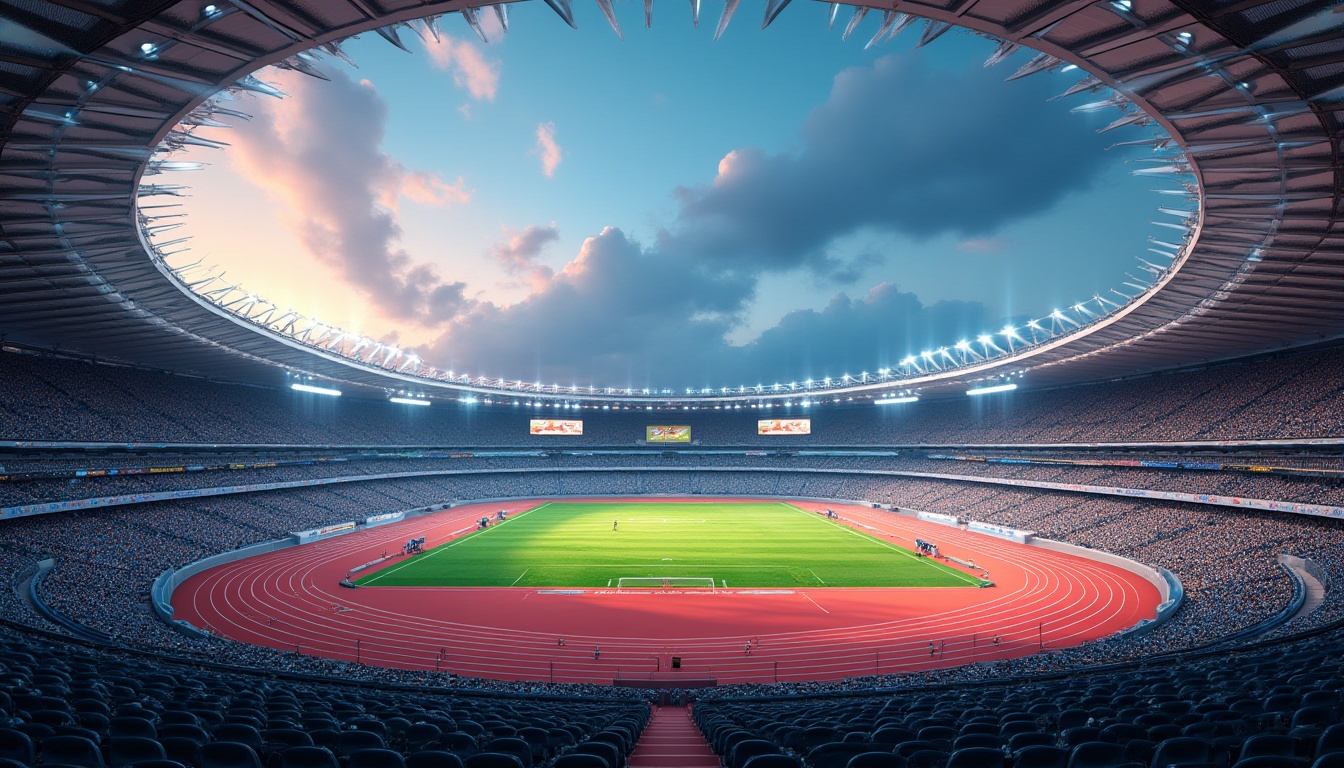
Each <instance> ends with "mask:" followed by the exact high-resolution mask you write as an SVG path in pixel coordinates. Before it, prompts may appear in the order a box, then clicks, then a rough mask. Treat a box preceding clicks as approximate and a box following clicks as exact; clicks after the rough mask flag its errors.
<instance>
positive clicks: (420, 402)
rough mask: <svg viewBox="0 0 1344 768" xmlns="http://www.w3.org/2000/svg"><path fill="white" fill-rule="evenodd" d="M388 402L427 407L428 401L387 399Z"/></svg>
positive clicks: (402, 398) (407, 398)
mask: <svg viewBox="0 0 1344 768" xmlns="http://www.w3.org/2000/svg"><path fill="white" fill-rule="evenodd" d="M387 400H388V402H391V403H400V404H402V405H429V401H428V400H417V399H415V398H413V397H389V398H388V399H387Z"/></svg>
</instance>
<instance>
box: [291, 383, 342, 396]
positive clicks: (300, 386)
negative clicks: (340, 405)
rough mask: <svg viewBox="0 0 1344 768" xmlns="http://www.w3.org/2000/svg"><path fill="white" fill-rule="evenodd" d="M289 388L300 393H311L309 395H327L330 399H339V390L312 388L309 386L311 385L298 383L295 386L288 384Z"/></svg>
mask: <svg viewBox="0 0 1344 768" xmlns="http://www.w3.org/2000/svg"><path fill="white" fill-rule="evenodd" d="M289 388H290V389H297V390H298V391H300V392H311V393H313V394H314V395H328V396H330V397H340V396H341V390H339V389H327V388H326V387H314V386H311V385H309V384H298V383H295V384H290V385H289Z"/></svg>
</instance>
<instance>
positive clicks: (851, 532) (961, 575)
mask: <svg viewBox="0 0 1344 768" xmlns="http://www.w3.org/2000/svg"><path fill="white" fill-rule="evenodd" d="M779 505H780V506H781V507H786V508H788V509H791V510H793V511H794V512H797V513H798V514H800V515H806V516H807V517H809V518H816V519H818V520H820V521H821V522H823V523H829V524H830V525H833V526H835V527H836V528H839V529H840V530H842V531H844V532H845V533H848V534H849V535H851V536H857V537H859V538H860V539H863V540H864V541H869V542H872V543H874V544H880V545H882V546H884V547H886V548H887V549H890V550H891V551H893V552H895V553H897V554H899V555H902V556H904V557H908V558H910V559H911V560H914V561H915V562H918V563H920V564H921V565H927V566H929V567H930V568H932V569H934V570H935V571H943V570H944V569H943V568H939V567H938V564H937V563H934V562H932V561H930V560H929V559H928V558H926V557H916V556H915V555H914V553H912V552H909V551H907V550H906V549H905V548H904V547H898V546H896V545H895V544H888V543H887V542H885V541H882V540H881V539H876V538H873V537H871V536H864V535H863V534H862V533H859V532H858V531H856V530H854V529H853V528H850V527H849V526H848V525H841V524H839V523H837V522H835V521H833V520H825V519H822V518H820V517H817V516H816V515H815V514H812V513H810V512H807V511H806V510H803V509H800V508H798V507H795V506H793V505H792V504H785V503H784V502H780V503H779ZM945 572H946V573H951V574H953V575H955V576H956V577H957V578H959V579H961V580H962V581H965V582H966V583H968V584H979V583H980V580H979V579H975V578H972V577H970V576H967V575H966V574H964V573H962V572H961V571H958V570H956V569H955V568H947V569H946V571H945ZM809 599H810V598H809ZM817 607H819V608H820V607H821V606H817Z"/></svg>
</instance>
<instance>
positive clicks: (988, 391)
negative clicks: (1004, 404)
mask: <svg viewBox="0 0 1344 768" xmlns="http://www.w3.org/2000/svg"><path fill="white" fill-rule="evenodd" d="M1014 389H1017V385H1016V384H996V385H994V386H992V387H977V388H975V389H968V390H966V394H968V395H992V394H994V393H995V392H1011V391H1013V390H1014Z"/></svg>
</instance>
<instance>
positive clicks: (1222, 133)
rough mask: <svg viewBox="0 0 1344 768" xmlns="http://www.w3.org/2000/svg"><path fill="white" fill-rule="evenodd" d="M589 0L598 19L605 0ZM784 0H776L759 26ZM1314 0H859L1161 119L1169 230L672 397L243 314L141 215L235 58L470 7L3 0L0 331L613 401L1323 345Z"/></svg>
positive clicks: (1333, 282) (333, 41) (731, 395)
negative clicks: (999, 323) (1089, 285)
mask: <svg viewBox="0 0 1344 768" xmlns="http://www.w3.org/2000/svg"><path fill="white" fill-rule="evenodd" d="M545 1H546V2H547V3H548V4H549V5H550V6H551V7H552V8H553V9H555V10H556V12H557V14H558V15H559V16H560V19H559V20H557V22H556V23H557V24H562V23H564V22H570V23H572V15H571V13H570V8H569V0H545ZM580 1H582V2H586V1H587V0H580ZM797 2H812V0H797ZM598 3H599V5H601V6H603V10H604V12H606V15H607V17H608V19H609V20H611V21H612V23H613V26H615V17H614V15H613V14H612V13H611V12H610V11H611V6H610V0H598ZM695 4H696V5H698V3H695ZM787 4H788V3H787V0H785V1H784V2H780V0H771V2H770V3H769V6H768V7H767V8H766V9H765V11H766V21H767V23H768V22H769V20H770V19H772V18H773V14H777V13H779V12H781V11H782V12H785V13H787V12H789V9H786V8H784V6H785V5H787ZM1332 5H1333V4H1332V3H1329V2H1323V1H1320V0H1315V1H1306V2H1303V1H1297V0H1273V1H1270V2H1267V1H1265V0H1101V1H1100V2H1098V1H1097V0H946V1H945V2H935V1H932V0H930V1H925V2H915V1H910V0H897V1H896V2H893V1H892V0H887V1H886V2H879V1H878V0H860V2H858V3H856V4H854V6H853V7H854V9H855V10H854V11H853V12H854V13H874V14H882V18H883V29H884V31H886V30H896V31H898V30H899V29H901V28H903V27H906V26H910V27H911V28H912V29H913V30H914V33H913V34H919V35H921V36H922V40H923V41H924V42H931V41H932V40H934V39H936V38H937V37H938V36H939V35H941V34H943V33H944V32H946V31H947V30H948V29H951V28H952V27H953V26H960V27H965V28H968V29H970V30H973V31H975V32H977V33H980V34H983V35H985V36H987V37H991V38H994V39H997V40H999V41H1001V42H1000V48H999V53H997V54H996V57H997V58H1001V57H1002V56H1003V55H1006V54H1007V53H1009V52H1011V51H1013V50H1015V49H1016V48H1017V47H1018V46H1021V47H1025V48H1029V49H1034V50H1035V51H1037V52H1038V55H1036V56H1035V58H1033V59H1032V60H1031V61H1030V63H1028V64H1026V65H1025V66H1023V67H1021V68H1020V69H1018V70H1016V71H1008V72H1006V75H1008V76H1010V77H1018V76H1041V75H1039V74H1038V73H1045V72H1056V73H1064V74H1063V76H1060V75H1059V74H1057V75H1056V76H1057V77H1059V80H1060V82H1061V90H1062V91H1063V90H1068V91H1071V92H1083V91H1091V92H1095V93H1097V94H1098V95H1097V99H1098V102H1097V103H1096V104H1094V105H1090V106H1093V107H1095V108H1098V109H1101V108H1107V109H1112V108H1113V109H1115V113H1114V114H1115V115H1116V123H1115V125H1117V126H1118V125H1129V124H1137V125H1144V124H1150V123H1151V124H1154V125H1156V126H1158V127H1160V128H1162V129H1164V130H1165V132H1166V134H1167V136H1168V137H1169V138H1166V137H1163V138H1156V139H1154V140H1153V142H1152V146H1153V149H1154V154H1153V162H1152V164H1151V166H1150V167H1146V168H1145V169H1144V170H1143V171H1142V172H1143V173H1145V174H1150V175H1152V176H1153V177H1154V179H1155V180H1158V181H1165V182H1166V185H1167V186H1169V187H1170V189H1171V191H1172V193H1173V196H1172V198H1171V200H1172V205H1171V206H1170V207H1169V209H1168V210H1167V211H1166V213H1169V214H1171V216H1170V220H1169V222H1168V223H1169V224H1170V225H1171V229H1172V236H1171V238H1170V239H1169V240H1165V241H1164V240H1161V239H1157V240H1155V241H1154V244H1153V245H1154V247H1153V249H1152V250H1153V251H1154V253H1153V254H1151V258H1150V259H1149V263H1148V264H1147V265H1146V267H1145V269H1146V270H1147V271H1146V273H1145V276H1143V277H1142V278H1136V280H1138V282H1135V283H1133V284H1131V285H1130V288H1129V289H1128V290H1127V291H1126V292H1124V293H1120V292H1117V293H1116V294H1115V295H1112V296H1109V297H1097V300H1096V303H1095V304H1091V305H1090V306H1084V305H1078V306H1076V307H1074V308H1070V309H1069V310H1068V311H1067V313H1064V314H1061V315H1059V316H1057V317H1053V318H1051V319H1050V323H1051V327H1049V328H1044V327H1039V326H1033V327H1032V328H1031V329H1026V328H1023V329H1020V330H1021V334H1020V335H1019V336H1017V337H1016V340H1015V341H1012V342H1007V343H1005V344H1001V345H997V346H996V348H995V351H994V352H993V353H990V351H989V350H988V349H987V348H986V347H981V348H979V350H978V351H977V350H976V349H960V348H958V349H953V350H939V354H938V355H935V356H933V357H928V356H926V357H925V359H922V360H921V359H917V358H907V360H906V361H903V363H902V365H901V366H900V367H899V368H894V369H891V370H884V371H882V372H879V373H877V374H867V373H865V374H864V375H863V376H862V377H857V378H847V379H845V380H828V381H826V382H825V383H824V384H823V383H822V382H814V383H809V384H806V385H805V386H804V385H797V384H795V385H792V386H793V388H792V389H787V390H786V391H783V392H781V391H780V390H774V391H771V390H765V391H762V390H759V389H752V388H748V387H740V388H734V387H728V388H722V389H716V390H713V391H697V392H694V393H680V394H677V395H673V396H669V395H667V394H666V393H650V394H646V393H645V391H643V390H640V391H631V390H618V389H600V390H597V389H593V390H590V389H579V390H573V389H570V388H556V387H553V386H546V385H539V384H536V383H532V382H526V383H525V382H520V381H514V380H501V379H481V378H473V377H470V376H457V377H449V376H448V375H446V374H443V373H440V372H436V371H433V370H432V369H429V368H427V367H426V366H423V365H422V364H421V363H419V361H417V360H415V359H414V358H407V357H403V356H401V355H400V353H397V354H392V352H394V351H391V350H386V349H374V348H369V347H368V345H365V348H362V349H358V350H354V351H352V349H353V347H354V345H352V344H348V343H345V344H343V343H342V341H341V340H340V338H339V334H336V333H334V332H333V331H334V329H330V328H326V327H311V324H310V327H308V328H306V329H302V330H304V331H305V332H304V333H300V332H299V330H300V329H299V328H297V327H296V319H295V318H288V319H287V318H285V317H282V316H277V313H276V312H274V311H272V312H269V313H265V314H263V313H262V312H261V311H260V310H257V311H253V305H255V304H256V303H257V301H258V299H256V298H253V301H252V302H251V304H249V303H248V302H247V301H233V302H231V304H230V305H229V306H226V305H225V304H226V303H225V302H220V301H215V300H212V299H211V298H210V296H209V295H205V294H202V293H198V292H196V291H194V290H192V289H191V288H190V287H189V286H188V285H186V283H187V282H189V280H188V278H186V277H183V276H180V275H178V274H175V273H174V272H173V270H171V269H169V268H168V266H167V265H166V264H165V263H164V260H163V258H162V254H163V252H164V251H171V249H172V246H173V244H172V243H171V238H167V239H166V240H167V241H165V238H163V237H156V236H154V233H155V231H157V230H159V229H160V228H162V227H165V226H166V225H167V224H168V223H169V220H168V219H165V218H163V216H164V214H170V213H171V209H170V208H167V207H164V206H168V205H171V203H172V199H173V195H174V193H175V192H176V191H177V190H178V189H179V187H178V182H176V181H175V180H174V173H175V172H178V171H183V170H186V167H185V164H183V163H177V162H174V161H173V160H172V156H171V153H170V150H172V149H173V148H175V147H181V146H184V145H188V144H192V143H199V142H203V141H206V140H205V139H202V138H200V137H199V136H197V135H196V134H195V131H194V127H195V126H202V125H213V124H217V123H219V122H227V119H228V115H227V113H226V112H225V111H224V110H225V109H226V106H221V104H220V102H219V101H218V100H217V99H215V98H214V97H215V96H216V95H217V94H219V93H220V92H222V91H228V90H233V91H237V90H259V91H263V92H264V91H265V90H267V88H268V86H266V85H265V84H264V83H263V82H261V81H259V80H257V79H256V78H255V77H253V76H252V73H253V72H255V71H256V70H258V69H260V68H262V67H264V66H268V65H272V64H280V65H281V66H287V67H290V68H294V69H299V70H300V71H308V72H310V73H312V72H313V69H312V66H311V61H312V58H311V57H312V56H313V55H321V54H326V55H338V56H339V55H343V54H342V53H341V52H340V48H339V45H340V42H341V41H342V40H344V39H345V38H348V37H351V36H354V35H358V34H380V35H382V36H383V37H385V38H387V39H388V41H389V42H391V43H393V44H400V42H401V40H400V38H401V36H402V35H405V34H407V33H408V32H415V31H418V32H432V31H433V27H432V25H433V24H435V23H446V22H447V21H448V20H449V19H450V18H455V16H456V15H458V14H460V15H461V16H462V17H463V18H464V19H465V20H466V22H467V23H469V24H471V25H472V26H473V27H476V26H477V14H478V13H480V12H481V11H482V10H484V7H480V8H478V7H474V6H470V5H468V4H467V3H465V2H463V0H453V1H452V2H420V1H417V0H246V2H244V0H232V1H230V0H215V2H204V1H203V0H177V1H174V2H164V1H163V0H0V335H2V336H3V340H4V341H6V342H9V343H17V344H24V345H31V346H35V347H40V348H44V349H53V350H58V351H64V352H68V353H71V354H79V355H88V356H94V357H97V358H102V359H108V360H115V361H120V362H125V363H130V364H136V365H143V366H148V367H153V368H160V369H165V370H171V371H176V372H182V373H191V374H198V375H203V376H207V377H211V378H216V379H221V380H230V381H240V382H246V383H258V384H267V385H277V384H280V383H282V382H283V381H284V377H285V374H286V373H291V374H299V375H306V376H313V377H315V378H318V379H325V380H328V381H332V382H338V383H340V384H341V385H343V386H345V387H353V388H357V389H358V388H368V389H369V390H370V391H373V390H379V391H382V390H389V389H404V388H408V387H413V388H416V389H417V390H419V391H422V392H424V393H425V394H427V395H429V396H431V397H434V396H445V397H448V396H451V397H459V396H462V395H463V394H464V393H477V394H481V393H483V394H486V395H490V394H495V393H497V394H502V395H518V394H520V393H525V394H526V396H527V397H529V399H551V398H559V399H565V400H570V401H601V402H610V403H614V404H618V405H620V404H626V405H629V404H636V403H637V404H640V405H644V404H668V403H685V402H695V403H706V402H714V403H718V402H724V401H737V402H738V403H739V404H740V403H742V402H744V401H756V402H760V401H763V400H766V399H772V398H779V397H786V396H787V397H798V396H799V394H800V393H802V392H806V393H811V394H812V395H815V396H816V397H817V399H819V400H824V399H825V398H828V397H830V396H832V395H833V394H835V395H838V394H840V393H845V394H847V396H852V397H858V398H868V397H879V396H882V395H884V394H887V393H889V392H891V391H893V390H896V389H919V390H922V391H923V392H926V393H929V394H936V393H937V392H938V391H940V390H947V391H951V390H952V389H953V388H957V389H960V388H964V386H965V385H966V384H967V383H969V382H974V381H984V380H986V379H993V378H996V377H999V376H1003V375H1007V374H1013V375H1016V374H1019V373H1022V372H1025V375H1026V376H1028V377H1029V381H1030V382H1031V383H1032V384H1033V385H1060V384H1067V383H1072V382H1082V381H1090V380H1099V379H1107V378H1113V377H1118V376H1125V375H1132V374H1139V373H1144V372H1149V371H1156V370H1162V369H1168V368H1174V367H1182V366H1187V365H1192V364H1199V363H1203V362H1208V361H1216V360H1223V359H1229V358H1235V357H1240V356H1245V355H1252V354H1256V353H1261V352H1265V351H1270V350H1277V349H1284V348H1289V347H1293V346H1299V345H1304V344H1311V343H1317V342H1320V341H1323V340H1328V339H1333V338H1335V337H1338V336H1340V335H1342V334H1344V290H1341V289H1344V232H1341V230H1340V215H1341V214H1340V205H1341V202H1340V195H1341V190H1342V189H1344V181H1342V180H1341V176H1340V147H1339V141H1340V111H1339V110H1341V109H1344V12H1340V11H1339V10H1336V9H1334V8H1332ZM837 10H844V9H840V8H837ZM734 11H737V16H738V22H737V23H739V24H741V23H749V20H747V19H744V18H742V17H744V16H746V15H747V14H748V13H750V14H751V15H753V16H754V14H755V13H756V12H757V10H756V9H747V8H742V9H738V7H737V0H728V1H727V4H726V7H725V8H724V9H723V11H722V14H721V15H720V18H719V31H720V32H722V29H723V26H724V25H726V24H727V23H728V22H729V21H730V19H731V18H732V16H733V13H734ZM706 12H707V13H708V12H719V9H718V8H717V7H714V8H706ZM845 13H846V14H848V13H850V11H845ZM448 14H453V15H454V16H453V17H449V16H448ZM426 19H428V21H425V20H426ZM766 34H768V31H767V32H766ZM880 34H881V33H880ZM907 34H912V33H911V32H907ZM721 44H726V43H721ZM151 241H152V242H153V243H154V244H153V245H151ZM1037 330H1039V331H1040V333H1039V334H1037V333H1034V331H1037ZM505 373H507V372H505ZM725 383H730V382H725Z"/></svg>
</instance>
